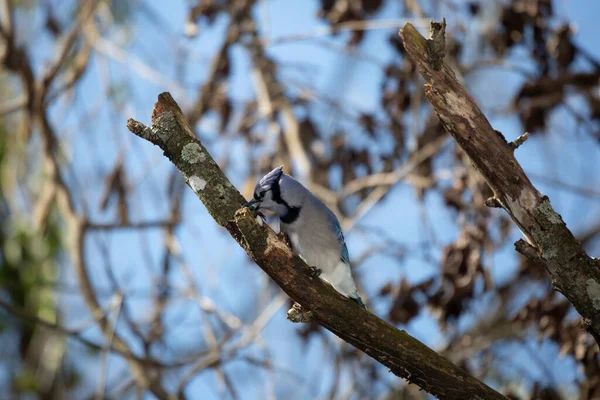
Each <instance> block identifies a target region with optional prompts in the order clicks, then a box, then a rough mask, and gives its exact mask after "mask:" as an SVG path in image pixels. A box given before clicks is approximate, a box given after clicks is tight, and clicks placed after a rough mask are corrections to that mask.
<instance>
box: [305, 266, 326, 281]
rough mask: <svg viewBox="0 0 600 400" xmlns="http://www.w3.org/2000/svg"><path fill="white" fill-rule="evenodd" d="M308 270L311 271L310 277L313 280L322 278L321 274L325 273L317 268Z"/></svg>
mask: <svg viewBox="0 0 600 400" xmlns="http://www.w3.org/2000/svg"><path fill="white" fill-rule="evenodd" d="M308 269H309V270H310V271H309V273H308V276H310V277H311V278H312V279H315V278H318V277H319V276H321V272H323V271H321V270H320V269H319V268H317V267H308Z"/></svg>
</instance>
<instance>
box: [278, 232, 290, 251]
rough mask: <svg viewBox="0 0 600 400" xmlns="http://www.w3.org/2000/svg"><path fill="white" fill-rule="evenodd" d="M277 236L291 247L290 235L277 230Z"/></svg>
mask: <svg viewBox="0 0 600 400" xmlns="http://www.w3.org/2000/svg"><path fill="white" fill-rule="evenodd" d="M277 237H278V238H279V239H281V240H282V241H283V243H285V244H286V245H287V247H289V248H290V249H291V248H292V242H290V237H289V236H288V235H287V234H286V233H285V232H279V233H278V234H277Z"/></svg>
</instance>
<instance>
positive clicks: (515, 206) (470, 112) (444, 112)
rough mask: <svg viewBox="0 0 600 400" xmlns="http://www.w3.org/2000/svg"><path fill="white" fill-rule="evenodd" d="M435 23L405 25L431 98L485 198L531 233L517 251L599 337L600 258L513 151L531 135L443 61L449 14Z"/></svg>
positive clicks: (410, 52)
mask: <svg viewBox="0 0 600 400" xmlns="http://www.w3.org/2000/svg"><path fill="white" fill-rule="evenodd" d="M431 27H432V38H433V39H425V38H424V37H423V36H422V35H421V34H420V33H419V32H417V30H416V29H415V27H414V26H412V25H411V24H406V25H405V26H404V28H403V29H401V30H400V37H401V38H402V41H403V42H404V47H405V49H406V52H407V53H408V55H409V57H410V58H411V59H412V61H413V62H414V63H415V64H416V65H417V67H418V69H419V72H420V73H421V75H422V76H423V78H424V79H425V81H426V82H427V83H426V85H425V93H426V95H427V97H428V98H429V101H430V102H431V104H432V105H433V108H434V109H435V111H436V113H437V114H438V116H439V118H440V120H441V121H442V124H443V125H444V127H445V128H446V130H447V131H448V132H449V133H450V134H451V135H452V136H453V137H454V139H455V140H456V142H457V143H458V145H459V146H460V147H461V148H462V149H463V150H464V151H465V153H467V155H468V156H469V158H470V159H471V161H472V163H473V165H474V166H475V168H477V169H478V170H479V172H480V173H481V174H482V175H483V177H484V178H485V180H486V182H487V184H488V185H489V186H490V188H491V189H492V190H493V192H494V198H493V199H489V200H488V201H487V202H486V204H488V205H490V206H496V207H501V208H504V209H505V210H506V212H507V213H508V214H509V215H510V216H511V218H512V219H513V221H514V222H515V223H516V224H517V226H518V227H519V229H520V230H521V232H522V233H523V235H524V236H525V238H526V239H527V242H525V241H524V240H519V241H518V242H517V243H516V244H515V245H516V247H517V251H519V252H520V253H522V254H524V255H525V256H527V257H529V258H531V259H532V260H533V261H535V262H541V263H542V264H543V265H544V266H545V267H546V269H547V270H548V272H549V273H550V276H551V277H552V284H553V285H554V287H555V288H556V290H558V291H559V292H561V293H562V294H563V295H564V296H565V297H566V298H567V299H568V300H569V301H570V302H571V303H572V304H573V306H574V307H575V309H576V310H577V311H578V312H579V314H581V316H582V317H583V320H584V324H585V326H586V328H587V329H588V331H589V332H590V333H591V334H592V335H593V336H594V338H595V339H596V341H597V342H598V343H600V263H599V262H598V260H597V259H594V258H592V257H589V256H588V255H587V254H586V252H585V250H584V249H583V247H582V246H581V243H579V241H578V240H577V239H576V238H575V236H573V234H572V233H571V231H569V229H568V228H567V225H566V224H565V223H564V221H563V220H562V218H561V216H560V215H559V214H558V213H557V212H556V211H555V210H554V209H553V208H552V206H551V205H550V200H549V199H548V197H547V196H543V195H542V194H541V193H540V192H538V191H537V189H536V188H535V187H534V186H533V184H532V183H531V181H530V180H529V178H528V177H527V175H525V172H524V171H523V169H522V168H521V166H520V165H519V163H518V162H517V160H516V159H515V157H514V151H515V149H516V148H517V147H518V146H519V145H521V144H522V143H523V142H524V140H525V139H526V135H523V136H521V137H519V139H517V140H515V141H514V142H511V143H508V142H507V141H506V139H505V138H504V136H502V134H501V133H500V132H498V131H495V130H494V129H493V128H492V126H491V125H490V123H489V121H488V120H487V119H486V118H485V116H484V115H483V113H482V112H481V110H480V109H479V107H478V106H477V104H476V103H475V101H474V100H473V99H472V98H471V96H470V95H469V93H468V92H467V91H466V89H465V88H464V87H463V86H462V85H461V84H460V83H459V82H458V80H457V79H456V77H455V75H454V72H453V71H452V69H451V68H450V67H449V66H448V65H447V64H446V63H445V62H444V60H443V57H444V50H443V49H444V31H445V27H446V22H445V20H444V21H443V22H442V23H433V22H432V24H431Z"/></svg>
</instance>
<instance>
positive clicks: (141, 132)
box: [127, 93, 505, 400]
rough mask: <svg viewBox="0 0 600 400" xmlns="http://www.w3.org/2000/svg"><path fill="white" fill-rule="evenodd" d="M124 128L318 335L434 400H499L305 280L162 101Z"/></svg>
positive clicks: (171, 104) (296, 262)
mask: <svg viewBox="0 0 600 400" xmlns="http://www.w3.org/2000/svg"><path fill="white" fill-rule="evenodd" d="M127 127H128V128H129V130H130V131H132V132H133V133H135V134H136V135H138V136H140V137H141V138H144V139H146V140H148V141H150V142H152V143H153V144H155V145H157V146H159V147H160V148H161V149H162V150H163V151H164V154H165V156H167V157H168V158H169V160H171V162H173V164H175V166H176V167H177V168H178V169H179V171H180V172H181V173H182V175H183V176H184V178H185V180H186V182H187V184H188V185H189V186H190V188H191V189H192V190H193V191H194V192H195V193H196V195H197V196H198V198H199V199H200V200H201V201H202V202H203V203H204V205H205V206H206V208H207V209H208V212H209V213H210V214H211V215H212V216H213V218H214V219H215V221H216V222H217V223H218V224H219V225H221V226H223V227H225V228H226V229H227V230H228V231H229V233H230V234H231V236H233V238H234V239H235V240H236V241H237V242H238V244H239V245H240V246H241V247H242V248H243V249H244V250H245V251H246V252H247V253H248V255H249V256H250V257H251V258H252V259H253V260H254V261H255V262H256V264H258V266H259V267H260V268H262V269H263V271H265V272H266V273H267V274H268V275H269V276H270V277H271V278H272V279H273V281H275V283H277V285H279V286H280V287H281V288H282V289H283V290H284V292H285V293H287V294H288V295H289V296H290V297H291V298H292V299H293V300H294V301H296V302H297V303H299V304H300V305H301V306H302V307H304V309H306V310H311V311H312V313H313V317H314V318H315V319H316V320H317V321H318V322H319V323H320V324H321V325H322V326H323V327H325V328H326V329H328V330H330V331H331V332H333V333H334V334H336V335H337V336H339V337H340V338H342V339H343V340H345V341H347V342H348V343H350V344H352V345H353V346H355V347H356V348H358V349H360V350H362V351H363V352H365V353H366V354H368V355H369V356H370V357H372V358H373V359H375V360H377V361H378V362H380V363H381V364H383V365H385V366H387V367H388V368H390V371H391V372H392V373H393V374H395V375H397V376H399V377H402V378H405V379H407V380H408V381H409V382H411V383H414V384H416V385H418V386H419V387H421V388H422V389H423V390H425V391H427V392H429V393H431V394H433V395H434V396H436V397H438V398H440V399H456V400H464V399H505V397H504V396H502V395H501V394H499V393H497V392H496V391H494V390H492V389H491V388H489V387H488V386H486V385H485V384H484V383H482V382H480V381H479V380H477V379H475V378H473V377H471V376H470V375H468V374H467V373H466V372H465V371H464V370H462V369H460V368H459V367H457V366H455V365H454V364H452V363H451V362H450V361H448V360H447V359H445V358H443V357H441V356H440V355H439V354H437V353H436V352H434V351H433V350H431V349H430V348H428V347H427V346H425V345H424V344H422V343H421V342H419V341H418V340H416V339H414V338H413V337H411V336H410V335H408V334H407V333H406V332H404V331H401V330H398V329H396V328H395V327H393V326H392V325H390V324H388V323H387V322H385V321H383V320H381V319H379V318H378V317H377V316H375V315H374V314H372V313H370V312H369V311H367V310H364V309H362V308H361V307H360V306H358V305H357V304H355V303H354V302H351V301H348V300H347V299H346V298H344V297H342V296H341V295H340V294H338V293H337V292H336V291H335V290H334V289H333V288H331V287H330V286H329V285H326V284H325V283H324V282H323V281H321V280H320V279H312V278H310V276H309V268H308V266H307V265H306V264H305V263H304V262H303V261H302V260H301V259H300V258H299V257H297V256H295V255H294V254H293V253H292V251H291V250H290V248H289V247H288V246H287V245H286V244H285V243H284V242H283V241H282V240H280V238H279V237H278V236H277V235H276V234H275V233H274V232H273V231H272V230H271V229H270V228H269V227H268V226H266V225H264V224H261V223H259V222H258V221H257V220H256V217H255V216H254V215H253V214H252V213H251V212H250V211H249V210H247V209H240V207H241V206H242V204H243V203H244V202H245V200H244V198H243V197H242V195H241V194H240V193H239V192H238V191H237V190H236V188H235V187H234V186H233V185H232V184H231V183H230V182H229V180H228V179H227V177H226V176H225V175H224V174H223V172H222V171H221V169H220V168H219V167H218V165H217V164H216V163H215V162H214V160H213V159H212V157H211V156H210V154H209V153H208V151H207V150H206V148H204V146H203V145H202V144H201V143H200V142H199V141H198V140H197V139H196V137H195V135H194V134H193V132H192V130H191V128H190V126H189V125H188V123H187V121H186V119H185V117H184V116H183V114H182V112H181V110H180V109H179V106H178V105H177V104H176V103H175V101H174V100H173V98H172V97H171V96H170V95H169V94H168V93H163V94H161V95H159V96H158V102H157V103H156V104H155V107H154V111H153V113H152V127H146V126H144V125H143V124H142V123H140V122H137V121H134V120H132V119H130V120H129V121H128V122H127Z"/></svg>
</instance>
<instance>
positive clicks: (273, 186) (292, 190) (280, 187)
mask: <svg viewBox="0 0 600 400" xmlns="http://www.w3.org/2000/svg"><path fill="white" fill-rule="evenodd" d="M305 191H306V189H304V187H303V186H302V185H301V184H300V183H299V182H297V181H296V180H295V179H294V178H292V177H291V176H289V175H286V174H284V173H283V165H282V166H280V167H277V168H275V169H274V170H273V171H271V172H269V173H268V174H266V175H265V176H263V177H262V178H261V180H259V181H258V183H257V184H256V186H255V187H254V198H253V199H252V200H250V201H249V202H248V203H246V204H245V207H251V208H253V209H254V210H257V211H260V210H267V211H271V212H273V213H274V214H275V215H277V216H278V217H279V218H281V220H282V221H283V222H286V221H290V220H295V219H296V218H297V217H298V214H299V212H300V208H301V207H302V203H303V202H304V196H305Z"/></svg>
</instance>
